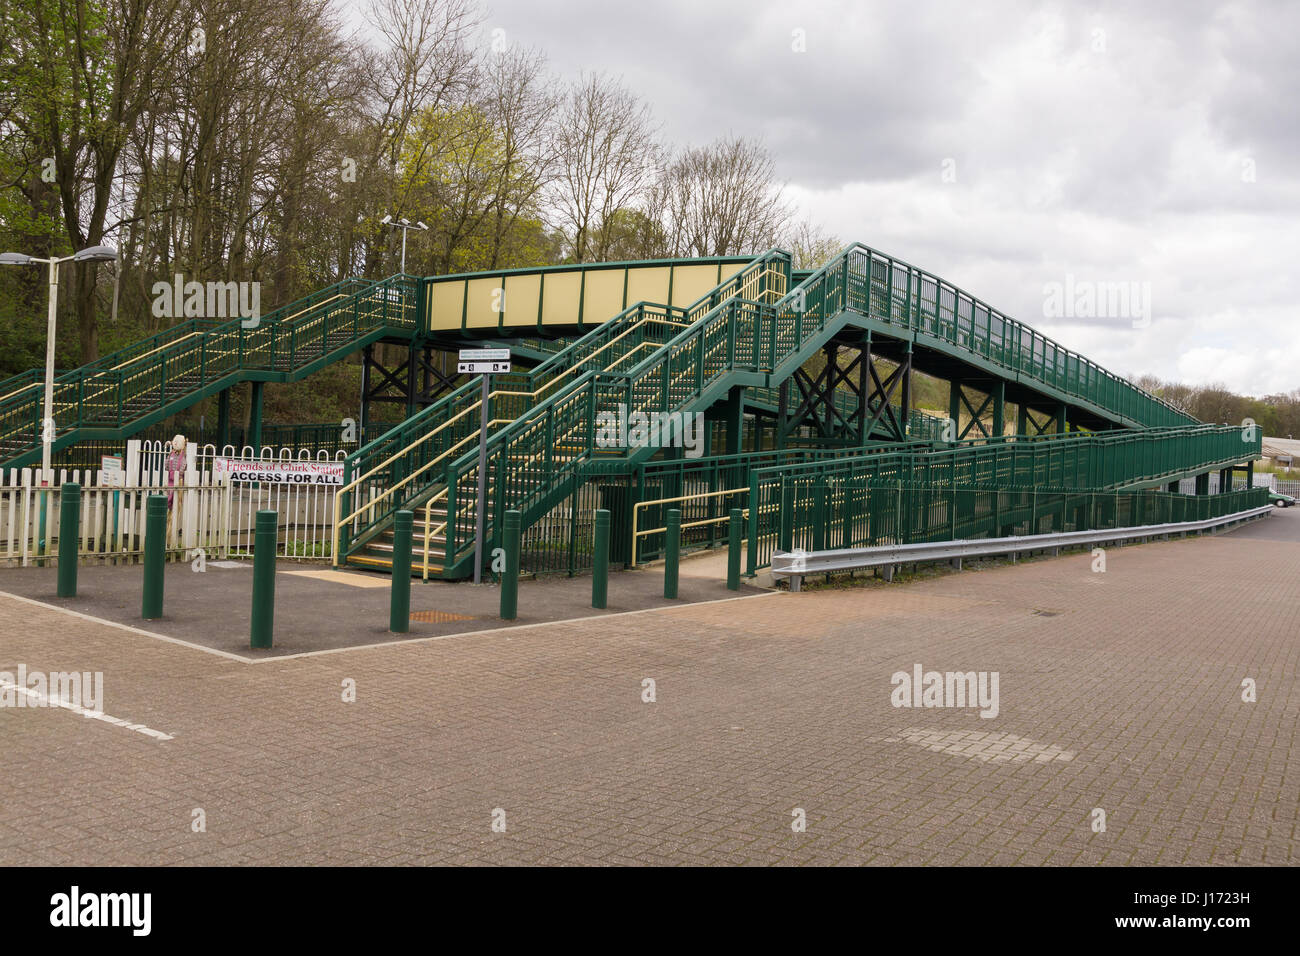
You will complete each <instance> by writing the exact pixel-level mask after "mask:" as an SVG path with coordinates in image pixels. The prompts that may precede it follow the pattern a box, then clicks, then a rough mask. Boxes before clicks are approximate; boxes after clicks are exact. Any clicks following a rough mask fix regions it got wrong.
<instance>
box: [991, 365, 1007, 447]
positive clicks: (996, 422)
mask: <svg viewBox="0 0 1300 956" xmlns="http://www.w3.org/2000/svg"><path fill="white" fill-rule="evenodd" d="M990 397H991V398H992V399H993V437H994V438H1001V437H1002V435H1003V433H1004V432H1005V431H1006V430H1007V383H1006V380H1005V379H998V380H996V381H995V382H994V383H993V391H992V392H991V393H990Z"/></svg>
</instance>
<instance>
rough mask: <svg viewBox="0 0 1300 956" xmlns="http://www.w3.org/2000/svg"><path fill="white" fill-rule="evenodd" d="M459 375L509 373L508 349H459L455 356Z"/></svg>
mask: <svg viewBox="0 0 1300 956" xmlns="http://www.w3.org/2000/svg"><path fill="white" fill-rule="evenodd" d="M456 371H457V372H458V373H459V374H461V375H499V374H501V373H502V372H508V371H510V350H509V349H461V350H460V353H459V354H458V355H457V356H456Z"/></svg>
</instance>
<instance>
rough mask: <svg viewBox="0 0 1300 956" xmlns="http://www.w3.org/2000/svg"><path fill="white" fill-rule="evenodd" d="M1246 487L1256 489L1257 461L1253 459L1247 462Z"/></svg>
mask: <svg viewBox="0 0 1300 956" xmlns="http://www.w3.org/2000/svg"><path fill="white" fill-rule="evenodd" d="M1246 487H1247V488H1254V487H1255V461H1254V459H1251V460H1250V461H1248V462H1246Z"/></svg>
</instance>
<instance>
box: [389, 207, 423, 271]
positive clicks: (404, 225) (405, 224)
mask: <svg viewBox="0 0 1300 956" xmlns="http://www.w3.org/2000/svg"><path fill="white" fill-rule="evenodd" d="M379 224H380V225H381V226H392V227H393V228H394V229H400V230H402V275H406V234H407V233H408V232H410V231H411V230H412V229H419V230H421V231H422V232H423V231H427V230H428V228H429V227H428V226H426V225H425V224H424V223H422V222H415V223H412V222H411V220H409V219H398V220H394V219H393V217H392V216H384V218H383V219H381V220H379Z"/></svg>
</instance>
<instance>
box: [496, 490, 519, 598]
mask: <svg viewBox="0 0 1300 956" xmlns="http://www.w3.org/2000/svg"><path fill="white" fill-rule="evenodd" d="M521 520H522V517H521V515H520V514H519V512H518V511H515V510H514V509H513V508H512V509H511V510H509V511H507V512H506V515H505V524H504V525H503V526H502V538H503V540H502V543H503V544H504V545H505V549H506V569H505V571H504V572H502V575H501V620H503V621H513V620H514V619H515V618H517V617H518V616H519V523H520V521H521Z"/></svg>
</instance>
